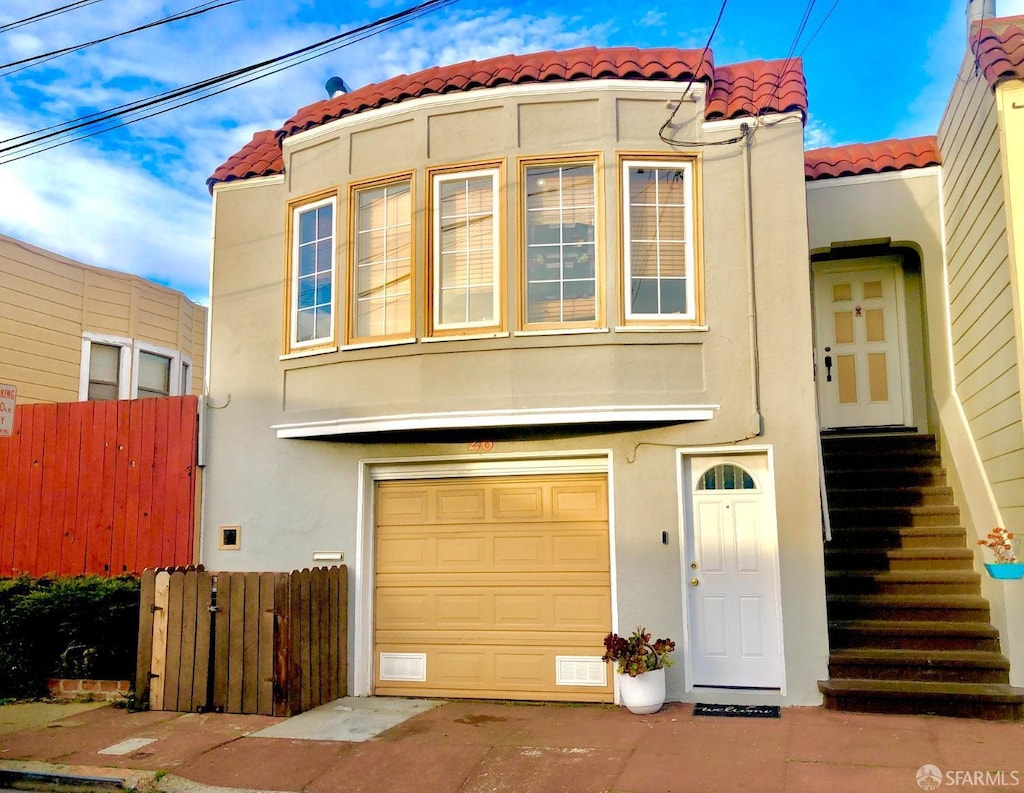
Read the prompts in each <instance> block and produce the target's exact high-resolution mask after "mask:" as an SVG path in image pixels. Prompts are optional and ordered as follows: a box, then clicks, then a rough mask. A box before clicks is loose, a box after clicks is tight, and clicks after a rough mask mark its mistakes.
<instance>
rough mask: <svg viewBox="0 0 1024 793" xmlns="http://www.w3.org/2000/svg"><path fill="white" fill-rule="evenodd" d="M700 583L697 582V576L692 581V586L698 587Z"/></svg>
mask: <svg viewBox="0 0 1024 793" xmlns="http://www.w3.org/2000/svg"><path fill="white" fill-rule="evenodd" d="M699 583H700V581H698V580H697V576H694V577H693V578H691V579H690V586H697V584H699Z"/></svg>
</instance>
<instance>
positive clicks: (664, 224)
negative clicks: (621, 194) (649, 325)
mask: <svg viewBox="0 0 1024 793" xmlns="http://www.w3.org/2000/svg"><path fill="white" fill-rule="evenodd" d="M626 192H627V194H628V201H629V204H628V206H627V207H626V212H627V213H628V215H629V222H628V226H627V228H628V233H629V240H628V243H627V252H628V262H627V268H628V272H627V275H628V279H627V282H628V283H629V284H630V295H629V300H628V307H629V314H630V315H634V314H635V315H648V316H654V317H657V316H660V315H672V316H679V315H684V314H687V313H692V310H693V306H692V305H691V302H692V298H691V297H690V295H689V294H688V290H689V288H690V281H689V279H688V277H687V276H689V275H690V271H691V269H692V265H691V263H690V262H689V261H688V257H689V255H690V254H689V249H688V243H687V238H688V236H689V231H688V226H689V222H690V216H689V207H688V204H689V202H690V195H689V178H688V172H687V170H686V169H685V168H680V167H658V166H656V165H629V166H627V171H626Z"/></svg>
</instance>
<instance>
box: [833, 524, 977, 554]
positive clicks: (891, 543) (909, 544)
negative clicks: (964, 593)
mask: <svg viewBox="0 0 1024 793" xmlns="http://www.w3.org/2000/svg"><path fill="white" fill-rule="evenodd" d="M828 547H829V548H905V549H911V548H966V547H967V532H966V530H965V529H964V527H963V526H954V525H949V526H865V527H861V528H851V527H836V526H833V527H832V539H831V541H830V542H829V543H828Z"/></svg>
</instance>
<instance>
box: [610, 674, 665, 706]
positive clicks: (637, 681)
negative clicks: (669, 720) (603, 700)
mask: <svg viewBox="0 0 1024 793" xmlns="http://www.w3.org/2000/svg"><path fill="white" fill-rule="evenodd" d="M616 674H618V673H616ZM618 678H619V699H620V700H621V702H622V704H623V705H625V706H626V707H627V708H628V709H629V712H630V713H640V714H643V713H657V712H658V711H659V710H661V706H662V705H664V704H665V670H664V669H655V670H654V671H653V672H644V673H643V674H642V675H637V676H636V677H630V676H629V675H622V674H618Z"/></svg>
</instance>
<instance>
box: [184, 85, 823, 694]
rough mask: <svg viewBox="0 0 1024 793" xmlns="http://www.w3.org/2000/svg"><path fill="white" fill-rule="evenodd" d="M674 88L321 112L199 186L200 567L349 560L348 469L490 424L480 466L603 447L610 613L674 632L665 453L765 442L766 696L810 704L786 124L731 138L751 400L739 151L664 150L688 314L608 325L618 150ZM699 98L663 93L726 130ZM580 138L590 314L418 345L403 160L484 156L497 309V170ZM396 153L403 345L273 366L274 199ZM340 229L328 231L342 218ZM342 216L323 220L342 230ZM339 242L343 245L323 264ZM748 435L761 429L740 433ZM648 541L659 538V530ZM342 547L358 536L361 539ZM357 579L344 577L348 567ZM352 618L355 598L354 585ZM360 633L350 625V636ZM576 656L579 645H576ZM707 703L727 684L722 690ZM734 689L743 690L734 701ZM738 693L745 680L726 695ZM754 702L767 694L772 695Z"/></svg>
mask: <svg viewBox="0 0 1024 793" xmlns="http://www.w3.org/2000/svg"><path fill="white" fill-rule="evenodd" d="M677 98H678V86H674V85H667V86H659V85H657V84H653V83H648V84H642V85H641V84H632V83H631V84H629V85H624V84H622V83H621V82H615V81H611V82H608V83H594V84H588V85H586V86H579V85H572V86H569V87H564V90H558V91H553V90H551V89H550V88H549V87H546V86H535V87H529V86H525V87H522V88H517V89H504V90H494V91H492V90H481V91H472V92H469V93H467V94H454V95H451V96H450V97H447V98H441V99H431V100H429V101H423V100H417V101H414V102H409V103H406V104H405V105H401V106H399V107H398V108H397V109H391V110H388V111H386V112H383V111H374V112H369V113H364V114H362V115H361V116H358V117H354V118H349V119H348V120H343V121H342V122H337V123H334V124H331V125H326V126H325V127H323V128H320V129H318V130H317V131H316V133H315V134H309V133H306V134H304V135H302V136H298V139H297V140H295V141H286V145H285V163H286V168H287V174H286V175H285V176H284V177H283V178H277V177H271V178H266V179H258V180H252V181H251V182H249V183H234V184H227V185H223V186H219V187H217V188H216V189H215V216H214V217H215V243H214V268H213V283H212V303H211V322H212V326H211V358H210V360H211V369H210V404H211V409H210V410H209V411H208V413H207V418H208V434H207V444H208V445H207V451H208V458H207V460H208V468H207V479H206V487H207V489H206V504H205V513H204V540H203V550H202V560H203V562H204V563H205V564H206V565H207V566H208V567H210V568H213V569H281V570H285V569H291V568H293V567H302V566H308V565H310V564H311V563H312V555H313V553H314V552H317V551H334V550H340V551H343V552H344V553H345V556H346V561H347V562H348V563H349V564H351V565H355V566H356V567H357V568H358V567H359V565H360V564H361V563H362V562H363V561H365V556H366V554H370V553H372V549H371V548H370V547H368V546H367V547H364V545H366V544H367V543H368V544H369V545H372V538H371V539H369V540H368V539H367V538H366V537H365V536H363V537H362V539H361V526H360V523H359V521H360V520H362V519H363V517H364V512H363V511H362V510H363V509H364V507H366V505H365V504H363V503H361V501H360V498H361V492H360V480H359V476H360V471H361V470H363V469H361V468H360V463H361V462H364V463H365V461H367V460H385V461H387V460H396V461H397V460H420V461H422V460H427V459H430V460H434V459H444V460H451V459H455V458H458V459H462V458H465V457H466V456H467V455H469V454H471V452H470V446H469V444H470V442H471V441H472V440H493V441H494V443H495V445H494V448H493V450H490V451H489V452H488V453H486V454H484V455H483V457H486V458H488V459H498V458H501V459H510V458H516V459H519V458H521V459H526V460H537V459H539V456H547V457H553V458H557V457H566V456H571V455H572V454H575V453H579V452H582V451H599V452H601V453H602V454H609V453H610V461H611V462H610V475H611V481H612V502H613V511H612V523H613V532H614V543H613V548H612V554H613V560H614V561H613V564H614V576H615V581H614V584H613V587H614V596H615V615H616V618H617V625H616V627H617V628H620V629H623V630H627V631H628V630H629V629H631V628H632V627H633V626H634V625H636V624H637V623H638V622H643V623H644V624H646V625H648V626H649V627H650V628H651V629H652V630H654V631H655V632H656V633H658V634H659V635H671V636H674V637H681V636H682V635H683V630H684V615H683V601H682V598H683V590H682V583H683V582H682V579H681V570H680V567H681V556H680V547H679V543H680V537H681V527H682V526H683V522H684V517H685V514H684V513H685V511H684V509H683V508H682V505H681V494H680V482H679V478H678V459H679V458H678V454H679V452H678V450H679V449H687V448H692V447H717V446H721V445H725V446H732V445H735V444H748V445H751V444H755V445H758V446H759V447H766V446H768V447H771V450H772V453H773V456H774V463H775V471H776V478H775V483H774V484H775V491H776V498H777V503H778V516H777V517H778V534H779V559H780V569H781V597H782V606H783V613H784V640H785V647H786V650H787V653H786V659H785V660H786V671H787V681H788V682H787V696H786V698H784V699H781V700H780V698H779V697H777V696H776V697H775V701H785V702H788V703H803V704H806V703H812V702H818V701H819V700H820V697H819V694H818V692H817V689H816V686H815V682H816V681H817V680H818V679H823V678H824V677H825V676H826V656H827V638H826V621H825V606H824V604H825V599H824V577H823V564H822V549H821V523H820V504H819V501H818V491H817V483H818V474H817V467H816V465H817V463H816V460H817V457H816V425H815V419H814V415H815V414H814V392H813V381H812V377H811V364H810V356H809V355H808V351H809V350H810V345H811V335H810V305H809V299H808V294H809V283H808V273H807V267H806V251H807V239H806V236H805V235H804V233H803V230H804V229H805V228H806V216H805V209H804V207H805V204H804V186H803V179H802V157H803V150H802V128H801V125H800V123H799V122H798V121H791V122H789V123H782V124H779V125H777V126H774V127H770V128H769V127H766V128H763V129H760V130H758V132H757V133H756V135H755V137H754V139H753V142H752V145H751V149H750V156H751V182H752V185H753V233H754V240H753V243H754V244H753V250H754V257H755V259H754V261H755V268H756V279H755V293H756V311H757V338H758V350H759V363H760V372H761V378H760V383H759V389H758V394H757V395H758V398H759V400H760V411H761V415H762V416H763V431H761V426H760V423H759V422H758V421H757V420H756V417H755V390H754V387H753V380H752V371H753V368H752V348H751V345H750V342H749V328H750V321H749V314H750V311H749V300H748V289H747V283H748V278H747V255H748V250H749V248H748V245H747V240H746V236H745V233H744V206H745V202H746V192H745V185H746V180H745V171H744V156H743V148H742V147H741V146H738V145H732V146H722V147H710V148H697V147H693V148H690V149H688V150H686V153H695V154H697V155H698V156H699V157H700V162H699V165H698V170H699V173H700V178H701V182H702V199H703V200H702V205H701V207H700V212H701V217H702V219H703V229H702V231H703V264H704V283H703V294H704V301H705V309H706V311H705V313H706V327H705V328H703V329H697V330H693V329H691V330H660V331H646V332H639V331H626V330H622V329H618V327H617V326H618V309H617V298H616V295H617V293H618V284H619V280H620V274H619V273H620V267H621V264H620V251H619V241H618V235H619V230H618V223H619V220H618V217H619V210H618V203H617V202H618V200H619V198H618V193H619V187H618V175H617V173H616V160H615V157H616V154H617V152H620V151H645V152H657V153H664V152H668V151H671V150H670V149H669V148H668V147H667V146H666V145H664V144H662V143H661V142H660V141H658V139H657V129H658V127H659V126H660V124H661V122H662V121H663V120H664V117H665V113H666V110H665V105H666V102H667V101H668V100H672V101H675V100H676V99H677ZM702 113H703V108H702V106H701V103H700V102H697V103H695V104H693V105H691V104H689V103H684V105H683V108H682V110H681V111H680V116H681V119H682V125H681V127H680V129H679V131H678V133H677V135H678V137H679V138H680V139H690V140H692V139H694V138H697V137H700V136H712V137H719V138H722V137H729V136H731V135H734V134H736V128H735V127H733V128H731V129H717V130H714V131H707V130H704V129H702V127H701V125H700V124H699V123H698V121H697V119H698V118H701V117H702ZM576 152H597V153H598V154H599V156H600V162H601V181H602V199H601V204H600V216H601V224H600V227H599V232H598V234H599V244H600V245H601V246H602V247H603V249H604V251H603V260H602V261H603V267H604V279H605V284H606V289H607V296H608V300H606V303H605V305H606V310H605V312H604V316H603V317H602V323H601V324H602V327H601V328H599V329H597V330H596V331H594V332H588V333H578V334H551V335H521V334H517V333H515V330H516V326H515V322H514V320H510V323H511V325H510V331H511V332H510V333H507V334H504V335H501V336H500V337H497V338H481V339H471V340H465V339H464V340H458V339H452V340H445V341H436V342H425V341H423V340H422V338H420V336H421V334H422V333H423V331H424V323H423V319H422V315H423V313H424V309H423V306H425V304H426V295H425V293H424V286H423V283H424V280H425V279H423V278H422V267H423V264H422V263H423V262H424V261H425V259H426V256H425V239H424V238H425V233H424V231H425V225H426V223H427V220H426V219H425V217H424V214H423V213H424V202H425V190H426V189H427V186H426V179H425V168H426V167H434V166H440V165H445V164H448V163H453V162H466V161H470V162H472V161H474V160H482V159H488V160H493V159H495V158H499V159H501V160H503V161H504V162H505V173H506V176H507V178H508V179H509V182H510V190H509V197H508V205H507V206H508V211H507V213H506V216H505V223H506V234H505V251H504V256H505V259H506V263H507V269H506V272H507V277H506V281H505V296H506V297H505V299H506V301H507V305H506V312H507V314H508V316H509V317H512V318H514V317H515V316H516V311H517V304H516V299H517V298H516V295H517V293H518V289H519V286H518V284H519V280H518V276H517V275H516V272H515V270H516V268H515V264H514V263H515V262H516V261H517V256H518V245H519V241H518V231H517V227H516V222H517V221H516V212H515V202H516V198H515V196H516V195H517V193H516V192H515V185H514V184H513V182H514V180H515V179H516V178H517V177H516V173H517V168H516V160H515V158H516V157H518V156H529V155H546V154H555V155H557V154H559V153H565V154H571V153H576ZM406 169H409V170H412V171H414V173H415V176H414V182H415V184H414V191H415V194H416V199H415V200H416V218H415V220H414V226H415V229H416V232H415V257H416V261H417V262H419V264H418V267H419V268H420V273H419V275H418V277H417V293H416V299H417V306H418V307H419V309H418V316H419V317H420V318H419V319H418V323H417V335H418V340H417V341H415V342H413V343H407V344H400V345H392V346H382V347H373V348H369V349H341V350H338V351H336V352H328V353H324V354H319V355H313V356H307V357H299V358H286V359H284V360H282V359H281V357H280V353H281V350H282V338H281V334H282V321H281V318H282V311H283V282H284V278H285V261H284V257H285V253H286V248H287V243H286V240H285V224H286V205H287V203H288V201H289V200H291V199H293V198H295V197H298V196H302V195H306V194H311V193H314V192H316V191H318V190H322V189H328V188H338V189H339V212H340V213H341V215H342V217H345V214H346V207H345V202H346V201H347V195H346V192H347V189H346V185H347V183H348V182H349V181H350V180H352V179H365V178H368V177H372V176H379V175H383V174H387V173H391V172H395V171H402V170H406ZM342 228H344V224H342ZM343 233H344V232H343ZM344 255H345V254H344V241H343V242H342V260H343V261H344ZM678 404H700V405H716V406H717V407H716V408H715V411H714V418H713V419H711V420H708V421H696V422H691V423H686V424H678V425H675V426H666V427H657V428H653V427H652V428H649V429H646V430H637V429H636V428H631V427H622V426H610V427H609V426H583V427H579V428H574V429H570V430H565V431H558V430H552V429H543V428H524V429H522V430H519V431H511V432H492V431H488V430H479V431H477V432H459V433H451V432H449V433H443V432H435V433H433V434H432V435H431V436H430V437H429V438H424V437H423V436H402V435H387V436H380V437H377V438H336V439H333V440H285V439H279V438H277V437H276V433H275V430H274V429H273V428H274V426H275V425H280V424H287V423H296V422H303V421H306V422H308V421H314V420H329V419H333V418H349V417H355V416H361V417H374V416H394V415H401V414H405V413H431V412H443V411H451V410H482V409H492V410H505V411H509V410H515V409H521V408H537V407H540V408H565V407H568V408H578V409H580V410H585V409H587V408H588V407H593V406H603V405H647V406H659V405H678ZM759 432H760V434H759ZM228 524H239V525H241V526H242V547H241V549H240V550H238V551H222V550H219V548H218V536H219V535H218V531H217V529H218V527H219V526H220V525H228ZM663 531H665V532H668V537H669V542H668V544H667V545H665V544H663V543H662V532H663ZM361 543H363V544H364V545H361ZM356 586H358V583H357V584H356ZM352 608H353V612H354V614H353V615H354V616H355V612H356V610H357V609H359V608H360V606H359V604H358V603H356V602H353V605H352ZM354 638H355V641H356V642H357V643H358V642H365V641H366V640H367V639H366V637H365V636H361V637H360V636H357V637H354ZM595 651H596V648H595ZM685 682H686V681H685V679H684V671H683V668H682V664H679V665H678V666H677V667H674V668H673V669H671V670H670V672H669V688H670V697H672V698H676V699H683V698H688V696H689V695H687V694H686V693H685V691H684V687H685ZM720 696H721V697H722V698H724V699H725V700H728V699H729V697H730V695H729V694H727V693H721V694H720ZM739 696H740V698H742V695H739ZM749 696H750V695H746V697H747V701H749ZM766 696H768V698H769V699H771V696H770V695H766Z"/></svg>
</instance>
